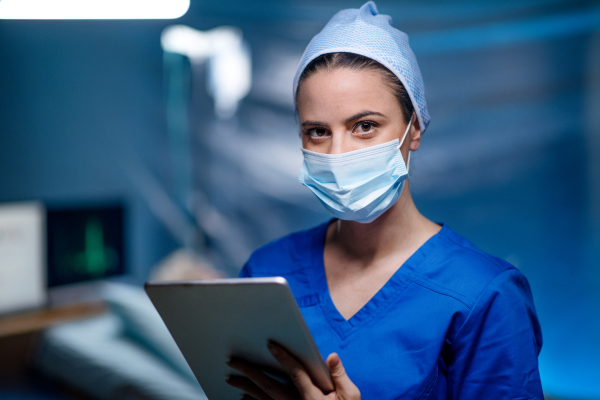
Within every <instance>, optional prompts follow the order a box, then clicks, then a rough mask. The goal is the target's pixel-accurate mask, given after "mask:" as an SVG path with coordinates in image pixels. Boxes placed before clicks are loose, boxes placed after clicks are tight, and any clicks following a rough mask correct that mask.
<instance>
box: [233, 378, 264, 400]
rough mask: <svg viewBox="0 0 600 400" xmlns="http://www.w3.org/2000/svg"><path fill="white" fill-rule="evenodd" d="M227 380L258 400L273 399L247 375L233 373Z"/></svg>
mask: <svg viewBox="0 0 600 400" xmlns="http://www.w3.org/2000/svg"><path fill="white" fill-rule="evenodd" d="M225 382H227V384H228V385H230V386H233V387H234V388H236V389H240V390H241V391H243V392H245V393H247V395H250V396H252V397H253V398H255V399H257V400H273V399H272V398H271V396H269V395H268V394H266V393H265V392H263V391H262V390H261V389H260V388H259V387H258V386H256V384H255V383H254V382H252V381H251V380H250V379H248V378H246V377H245V376H239V375H231V376H230V377H229V378H227V379H225ZM247 395H245V396H247ZM250 396H248V397H250Z"/></svg>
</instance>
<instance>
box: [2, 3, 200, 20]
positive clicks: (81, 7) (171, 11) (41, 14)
mask: <svg viewBox="0 0 600 400" xmlns="http://www.w3.org/2000/svg"><path fill="white" fill-rule="evenodd" d="M189 7H190V0H0V19H172V18H179V17H181V16H182V15H183V14H185V13H186V12H187V10H188V8H189Z"/></svg>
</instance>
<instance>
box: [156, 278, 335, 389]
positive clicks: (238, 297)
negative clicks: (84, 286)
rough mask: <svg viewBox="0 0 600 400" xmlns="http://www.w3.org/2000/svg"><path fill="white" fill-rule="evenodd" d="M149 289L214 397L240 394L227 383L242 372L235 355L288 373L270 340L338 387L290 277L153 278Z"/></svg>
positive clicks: (323, 384)
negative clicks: (231, 361) (231, 360)
mask: <svg viewBox="0 0 600 400" xmlns="http://www.w3.org/2000/svg"><path fill="white" fill-rule="evenodd" d="M145 289H146V293H147V294H148V297H150V300H151V301H152V303H153V304H154V307H156V309H157V310H158V313H159V314H160V316H161V317H162V319H163V321H164V322H165V324H166V326H167V328H168V329H169V332H170V333H171V335H172V336H173V339H175V343H177V346H179V349H180V350H181V353H182V354H183V356H184V357H185V359H186V361H187V362H188V364H189V366H190V368H191V369H192V371H193V373H194V375H195V376H196V379H197V380H198V382H199V383H200V386H202V389H203V390H204V393H205V394H206V396H207V397H208V399H209V400H229V399H231V400H239V398H240V395H241V391H240V390H238V389H235V388H233V387H231V386H229V385H228V384H227V383H225V379H226V378H228V377H229V376H230V375H239V372H237V371H235V370H233V369H231V368H229V367H228V366H227V365H226V364H225V362H226V361H227V360H228V359H229V358H230V357H236V358H241V359H244V360H247V361H249V362H251V363H253V364H256V365H258V366H260V367H261V368H262V369H264V370H265V371H267V372H269V373H271V374H273V375H278V374H282V375H285V374H283V372H282V371H281V367H280V365H279V363H278V362H277V361H276V360H275V358H274V357H273V356H272V355H271V353H270V352H269V350H268V349H267V343H268V341H274V342H276V343H278V344H280V345H281V346H283V347H284V348H286V349H288V350H289V351H290V352H291V353H292V354H293V355H294V356H295V357H296V358H297V359H298V360H299V361H300V362H301V363H302V364H303V365H304V367H305V368H306V370H307V371H308V373H309V375H310V376H311V378H312V380H313V382H314V383H315V385H316V386H318V387H319V388H320V389H321V390H323V391H324V392H325V393H328V392H330V391H332V390H333V382H332V380H331V376H330V375H329V371H328V369H327V366H326V365H325V362H324V361H323V358H322V357H321V354H320V353H319V350H318V348H317V346H316V345H315V343H314V340H313V339H312V336H311V334H310V331H309V330H308V327H307V326H306V323H305V322H304V318H303V317H302V314H301V313H300V309H299V308H298V306H297V305H296V301H295V299H294V296H293V295H292V292H291V291H290V289H289V287H288V284H287V281H286V280H285V278H282V277H273V278H235V279H216V280H206V281H185V282H157V283H151V282H150V283H146V285H145Z"/></svg>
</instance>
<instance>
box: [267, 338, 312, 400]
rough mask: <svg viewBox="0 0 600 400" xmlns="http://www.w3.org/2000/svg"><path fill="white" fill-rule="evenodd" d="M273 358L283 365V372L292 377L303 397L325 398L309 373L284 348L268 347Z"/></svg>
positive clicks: (273, 345)
mask: <svg viewBox="0 0 600 400" xmlns="http://www.w3.org/2000/svg"><path fill="white" fill-rule="evenodd" d="M267 347H268V348H269V351H270V352H271V354H273V357H275V359H276V360H277V361H278V362H279V364H281V367H282V368H283V370H284V371H285V372H286V373H287V374H288V375H289V376H290V379H291V380H292V382H293V383H294V385H295V386H296V387H297V388H298V390H299V391H300V393H301V394H302V395H303V396H302V397H309V398H318V397H320V396H323V392H322V391H321V390H320V389H319V388H317V387H316V386H315V384H314V383H313V382H312V380H311V379H310V376H309V375H308V372H306V370H305V369H304V366H302V364H300V363H299V362H298V360H296V359H295V358H294V357H293V356H292V355H291V354H290V353H288V352H287V351H286V350H285V349H284V348H283V347H281V346H279V345H277V344H275V343H269V344H268V345H267Z"/></svg>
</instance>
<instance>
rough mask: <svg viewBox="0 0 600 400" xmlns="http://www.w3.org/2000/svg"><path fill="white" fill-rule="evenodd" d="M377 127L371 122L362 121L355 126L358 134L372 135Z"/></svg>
mask: <svg viewBox="0 0 600 400" xmlns="http://www.w3.org/2000/svg"><path fill="white" fill-rule="evenodd" d="M376 127H377V124H376V123H374V122H371V121H361V122H359V123H358V124H356V125H355V126H354V131H355V132H356V133H358V134H368V133H372V132H373V129H375V128H376Z"/></svg>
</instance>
